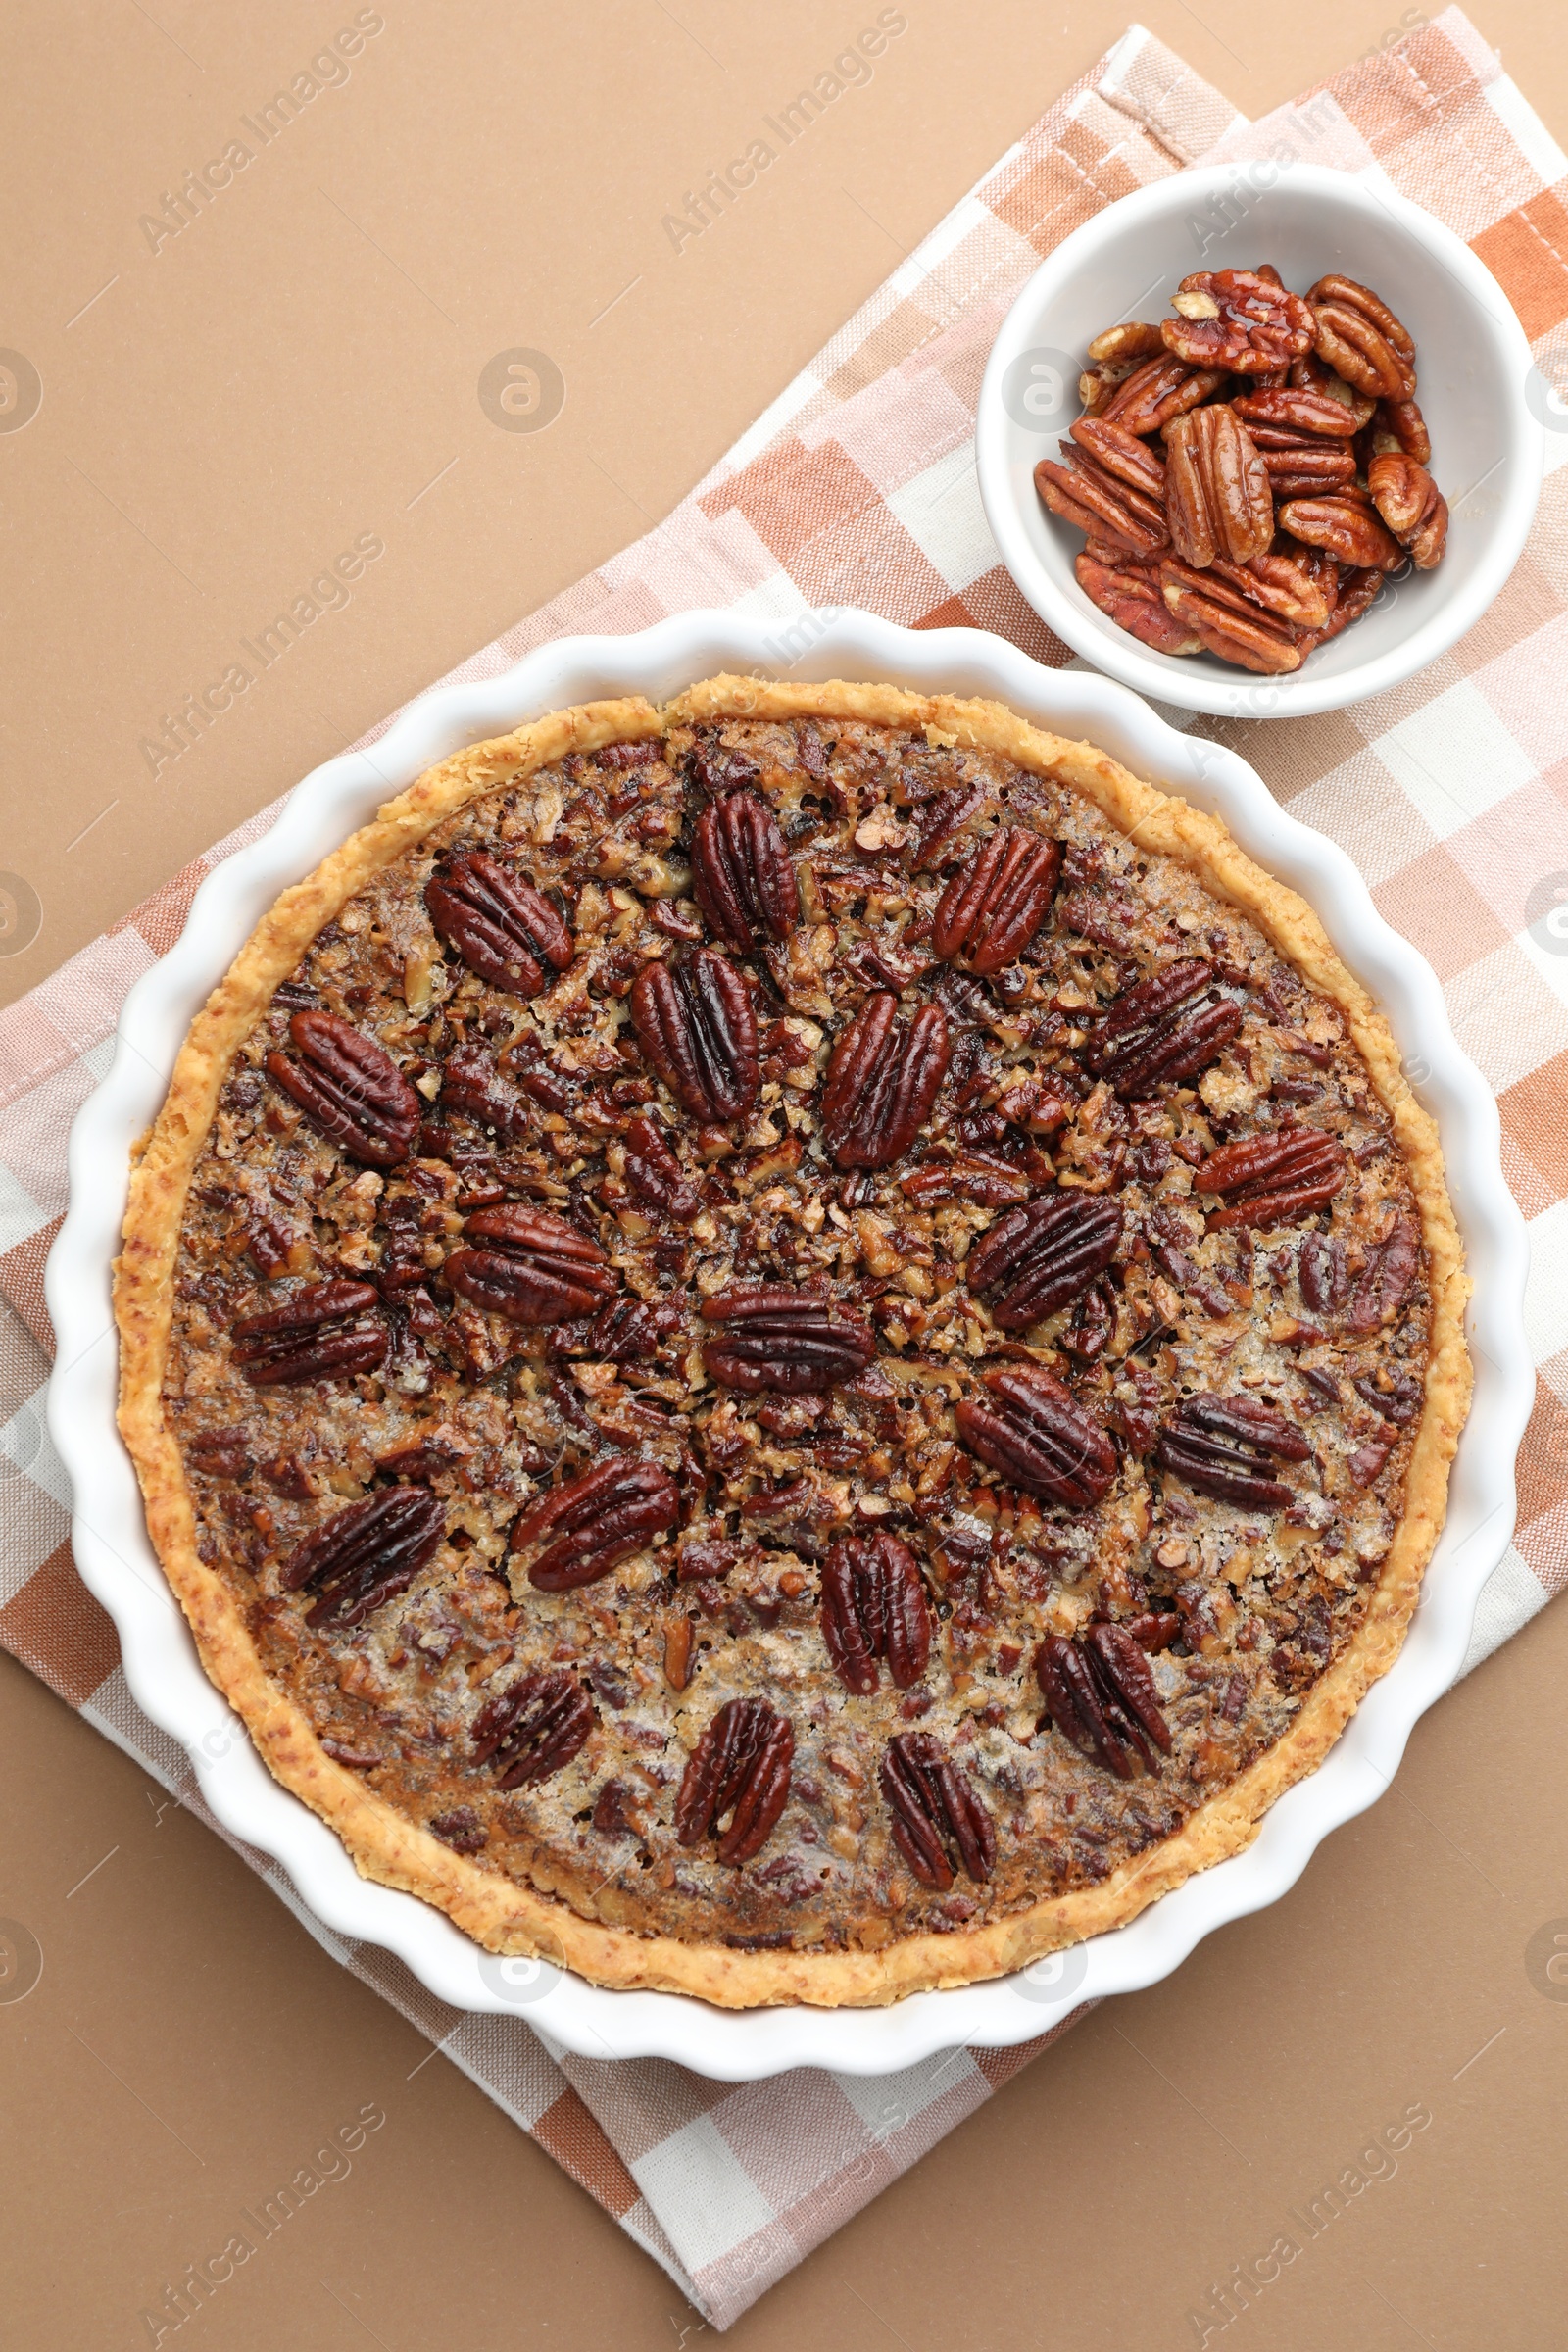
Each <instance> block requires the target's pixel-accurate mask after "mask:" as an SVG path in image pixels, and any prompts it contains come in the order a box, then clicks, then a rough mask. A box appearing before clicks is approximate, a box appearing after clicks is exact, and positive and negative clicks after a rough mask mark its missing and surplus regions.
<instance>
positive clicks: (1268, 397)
mask: <svg viewBox="0 0 1568 2352" xmlns="http://www.w3.org/2000/svg"><path fill="white" fill-rule="evenodd" d="M1231 406H1232V408H1233V409H1234V410H1235V411H1236V414H1237V416H1238V417H1241V418H1242V419H1243V421H1244V422H1245V423H1246V425H1247V429H1248V431H1249V432H1250V434H1251V435H1252V438H1253V440H1254V441H1255V442H1256V443H1257V446H1258V447H1259V449H1262V448H1263V447H1264V446H1265V442H1264V435H1265V433H1267V434H1269V435H1274V434H1279V435H1282V436H1283V435H1286V434H1288V435H1289V436H1290V439H1291V441H1292V442H1293V443H1295V442H1301V441H1307V442H1310V441H1314V440H1328V441H1348V440H1349V439H1350V437H1351V435H1352V434H1353V433H1354V432H1355V430H1356V424H1355V418H1354V417H1353V416H1352V415H1351V413H1350V411H1349V410H1348V408H1347V407H1346V405H1345V403H1344V401H1342V400H1335V399H1333V398H1332V397H1331V396H1330V395H1329V394H1328V393H1327V392H1315V391H1313V390H1312V389H1311V387H1310V386H1309V385H1306V384H1300V385H1297V384H1282V385H1279V386H1273V385H1270V386H1269V387H1267V388H1266V389H1263V390H1259V391H1256V392H1242V393H1238V395H1237V397H1236V398H1235V400H1234V401H1232V403H1231ZM1273 445H1274V446H1275V447H1276V448H1283V447H1285V446H1286V443H1285V441H1284V440H1283V438H1282V439H1280V440H1278V441H1275V442H1274V444H1273ZM1351 471H1352V472H1353V471H1354V468H1353V466H1352V468H1351Z"/></svg>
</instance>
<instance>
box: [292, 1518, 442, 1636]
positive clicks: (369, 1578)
mask: <svg viewBox="0 0 1568 2352" xmlns="http://www.w3.org/2000/svg"><path fill="white" fill-rule="evenodd" d="M446 1516H447V1514H446V1505H445V1504H444V1503H443V1502H439V1501H438V1500H437V1499H436V1497H435V1496H434V1495H432V1494H430V1493H429V1491H428V1490H427V1489H426V1488H424V1487H387V1488H384V1489H383V1490H382V1492H381V1493H380V1494H379V1495H367V1496H366V1497H365V1500H364V1501H363V1502H351V1503H350V1504H349V1505H348V1508H347V1509H346V1510H341V1511H334V1512H333V1514H332V1516H331V1518H330V1519H323V1520H322V1522H321V1524H320V1526H319V1527H314V1528H312V1530H311V1532H310V1534H309V1535H308V1536H306V1537H305V1538H304V1540H303V1541H302V1542H301V1543H299V1544H295V1546H294V1549H293V1550H292V1551H291V1552H290V1553H289V1555H288V1557H287V1558H286V1559H285V1560H284V1562H283V1564H282V1566H281V1568H280V1569H279V1570H278V1574H277V1581H278V1583H279V1585H280V1586H281V1587H282V1589H283V1591H284V1592H285V1593H299V1592H302V1591H303V1590H304V1589H305V1587H306V1586H315V1587H318V1588H319V1595H320V1596H319V1599H318V1601H317V1603H316V1606H315V1607H314V1608H313V1609H311V1610H309V1611H308V1612H307V1614H306V1619H305V1622H306V1624H307V1625H308V1626H310V1627H312V1628H313V1630H314V1629H316V1628H319V1627H321V1626H331V1627H333V1628H334V1629H337V1628H346V1627H348V1626H351V1625H359V1624H360V1623H361V1622H362V1620H363V1619H365V1618H366V1617H368V1615H369V1613H370V1611H371V1610H372V1609H375V1608H379V1607H380V1605H381V1603H382V1601H384V1600H390V1599H391V1598H392V1596H393V1594H394V1593H403V1592H406V1591H407V1589H408V1587H409V1586H410V1585H412V1584H413V1582H414V1580H415V1578H416V1577H417V1575H418V1573H419V1570H420V1569H421V1568H422V1567H423V1566H424V1564H425V1562H426V1560H428V1559H430V1558H431V1556H432V1555H433V1554H434V1553H435V1551H436V1550H437V1549H438V1548H439V1546H440V1543H441V1538H442V1536H443V1535H444V1533H445V1532H446Z"/></svg>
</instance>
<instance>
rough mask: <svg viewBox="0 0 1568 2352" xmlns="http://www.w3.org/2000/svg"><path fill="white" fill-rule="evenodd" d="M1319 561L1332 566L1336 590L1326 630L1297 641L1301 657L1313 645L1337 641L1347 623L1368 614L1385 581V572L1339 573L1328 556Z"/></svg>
mask: <svg viewBox="0 0 1568 2352" xmlns="http://www.w3.org/2000/svg"><path fill="white" fill-rule="evenodd" d="M1323 561H1324V563H1325V564H1329V565H1331V566H1332V568H1333V571H1334V574H1335V578H1336V580H1337V582H1338V587H1337V590H1336V593H1335V595H1334V598H1333V601H1332V603H1331V606H1330V609H1329V617H1328V622H1327V624H1326V626H1325V627H1323V628H1321V629H1314V630H1310V631H1308V632H1306V633H1305V634H1303V635H1302V637H1301V640H1300V644H1301V652H1302V655H1303V657H1304V656H1305V655H1306V654H1307V653H1309V652H1310V651H1311V649H1312V647H1313V646H1314V645H1326V644H1327V643H1328V642H1329V640H1330V638H1332V637H1338V635H1339V634H1340V631H1341V630H1342V629H1348V627H1349V625H1350V623H1351V621H1353V620H1359V619H1360V617H1361V615H1362V613H1366V612H1368V611H1370V609H1371V607H1372V605H1373V603H1374V602H1375V600H1376V598H1377V595H1378V591H1379V590H1380V589H1381V588H1382V586H1383V584H1384V581H1385V580H1386V579H1387V577H1388V574H1387V573H1386V572H1384V571H1381V570H1377V569H1372V570H1368V571H1341V570H1340V567H1339V565H1338V564H1335V563H1334V559H1333V557H1332V556H1324V558H1323Z"/></svg>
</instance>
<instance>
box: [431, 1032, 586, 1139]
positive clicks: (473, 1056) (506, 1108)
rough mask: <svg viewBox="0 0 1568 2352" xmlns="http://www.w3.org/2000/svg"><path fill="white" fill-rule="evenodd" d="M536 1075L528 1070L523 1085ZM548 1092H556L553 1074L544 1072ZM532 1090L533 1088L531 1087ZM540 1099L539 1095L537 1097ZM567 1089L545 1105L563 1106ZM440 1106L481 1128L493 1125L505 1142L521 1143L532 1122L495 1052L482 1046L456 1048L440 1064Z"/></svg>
mask: <svg viewBox="0 0 1568 2352" xmlns="http://www.w3.org/2000/svg"><path fill="white" fill-rule="evenodd" d="M533 1075H534V1074H533V1073H530V1072H525V1073H524V1077H523V1084H524V1085H525V1086H528V1084H529V1079H530V1077H532V1076H533ZM543 1075H544V1078H545V1086H546V1091H547V1092H554V1086H553V1084H552V1079H551V1074H550V1073H544V1074H543ZM529 1091H530V1092H532V1091H533V1090H532V1088H531V1087H530V1089H529ZM535 1099H536V1100H537V1097H536V1098H535ZM564 1106H565V1097H564V1090H563V1091H562V1095H561V1099H560V1100H559V1101H556V1102H553V1103H548V1104H547V1105H546V1107H547V1108H550V1109H564ZM441 1108H442V1110H443V1111H444V1112H450V1111H457V1112H458V1113H459V1114H460V1115H461V1116H462V1117H464V1118H466V1119H472V1120H473V1122H474V1124H475V1125H476V1126H479V1127H493V1128H494V1129H495V1132H496V1134H497V1135H498V1136H500V1138H501V1139H502V1141H503V1142H504V1143H522V1142H523V1141H524V1140H525V1139H526V1137H527V1134H528V1130H529V1127H530V1124H531V1120H530V1114H529V1110H528V1106H527V1104H526V1103H521V1102H519V1101H518V1099H517V1097H516V1096H515V1094H514V1093H513V1092H512V1090H511V1088H510V1087H509V1086H507V1085H506V1084H505V1083H504V1081H503V1079H502V1076H501V1072H500V1070H499V1069H498V1068H497V1067H496V1064H495V1060H494V1058H493V1056H492V1055H490V1054H487V1053H486V1052H485V1050H484V1048H483V1047H482V1046H469V1045H463V1046H458V1047H455V1048H454V1050H453V1052H452V1053H451V1054H448V1056H447V1058H446V1060H445V1061H444V1062H443V1063H442V1065H441Z"/></svg>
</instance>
